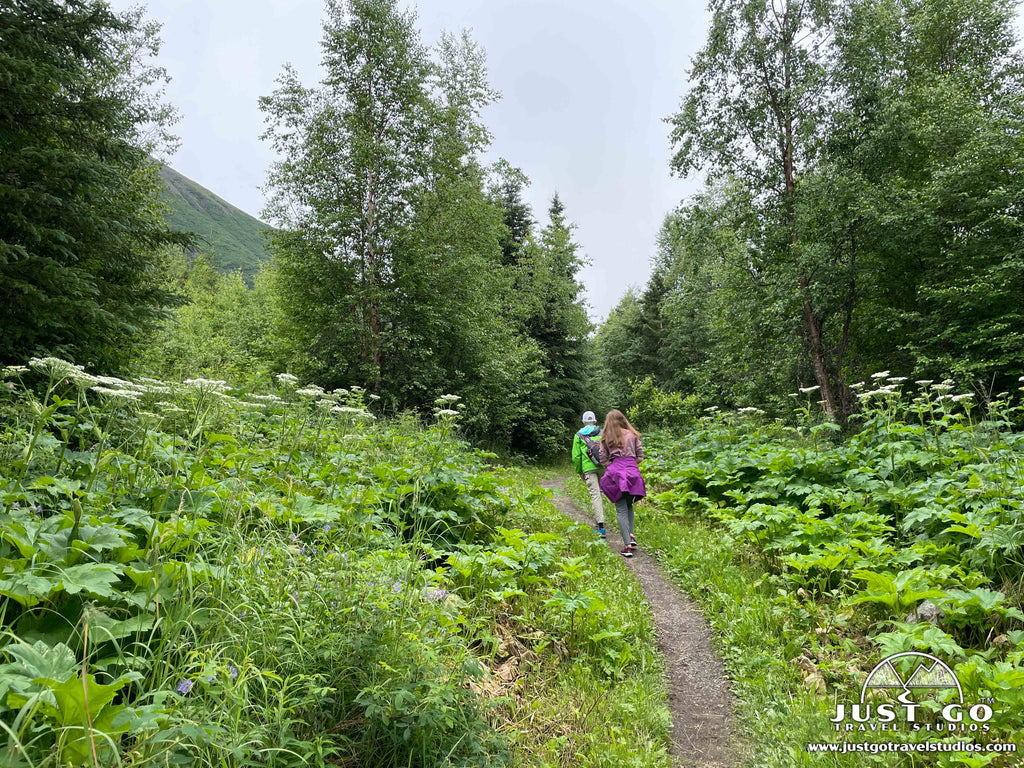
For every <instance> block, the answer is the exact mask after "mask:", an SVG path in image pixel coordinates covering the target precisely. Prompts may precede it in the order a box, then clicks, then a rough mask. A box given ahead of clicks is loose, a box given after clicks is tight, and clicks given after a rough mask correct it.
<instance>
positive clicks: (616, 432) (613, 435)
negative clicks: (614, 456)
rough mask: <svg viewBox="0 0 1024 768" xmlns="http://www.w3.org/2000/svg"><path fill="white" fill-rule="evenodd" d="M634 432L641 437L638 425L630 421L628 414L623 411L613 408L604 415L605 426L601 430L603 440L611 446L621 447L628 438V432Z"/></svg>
mask: <svg viewBox="0 0 1024 768" xmlns="http://www.w3.org/2000/svg"><path fill="white" fill-rule="evenodd" d="M627 432H632V433H633V434H634V435H636V436H637V438H638V439H639V437H640V433H639V432H637V431H636V427H634V426H633V425H632V424H630V423H629V419H627V418H626V414H624V413H623V412H622V411H617V410H615V409H612V410H610V411H608V415H607V416H605V417H604V428H603V429H602V430H601V440H603V441H604V443H605V444H606V445H607V446H608V447H609V448H621V447H622V444H623V442H624V441H625V439H626V433H627Z"/></svg>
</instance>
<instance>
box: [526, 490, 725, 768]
mask: <svg viewBox="0 0 1024 768" xmlns="http://www.w3.org/2000/svg"><path fill="white" fill-rule="evenodd" d="M563 481H564V478H562V479H559V480H552V481H548V482H545V483H542V485H543V487H545V488H549V489H551V490H554V491H556V493H555V494H554V497H555V498H554V502H555V506H556V507H557V508H558V510H559V511H560V512H562V513H563V514H566V515H568V516H569V517H571V518H572V519H573V520H577V521H578V522H581V523H584V524H587V525H590V524H592V521H591V520H590V515H589V514H588V513H587V512H584V511H583V510H582V509H580V508H579V507H578V506H577V505H576V503H575V502H573V501H572V499H570V498H569V496H568V494H566V493H565V489H564V486H563ZM638 538H639V537H638ZM608 546H609V547H610V548H611V549H612V551H614V552H618V551H619V549H621V548H622V542H621V540H620V539H619V536H618V534H617V533H613V532H612V531H610V530H609V532H608ZM640 546H641V549H640V551H638V552H637V553H636V554H635V555H634V556H633V557H631V558H629V559H627V560H625V561H624V562H626V563H627V564H628V565H629V568H630V570H632V571H633V574H634V575H635V576H636V577H637V579H638V580H639V581H640V585H641V586H642V587H643V591H644V596H645V597H646V598H647V602H648V603H650V605H651V610H652V612H653V613H654V626H655V632H656V634H657V638H658V648H659V649H660V650H661V653H662V655H663V656H664V657H665V686H666V688H667V689H668V699H669V707H670V708H671V710H672V729H671V731H670V737H671V739H672V748H671V754H672V758H673V765H677V766H687V767H688V768H689V767H690V766H701V767H702V768H727V766H731V765H732V763H733V760H732V756H731V752H730V744H729V742H730V740H731V737H732V696H731V694H730V692H729V683H728V681H727V680H726V677H725V669H724V667H723V666H722V662H721V661H719V660H718V658H717V657H716V656H715V654H714V651H713V650H712V649H711V640H710V631H709V630H708V627H707V625H706V624H705V623H704V617H703V616H702V615H701V612H700V609H699V608H698V607H697V605H696V604H695V603H694V602H693V601H692V600H690V599H689V598H688V597H687V596H686V595H684V594H683V593H682V592H680V591H679V589H678V588H677V587H675V586H674V585H673V584H672V583H671V582H670V581H669V580H668V579H666V578H665V577H664V576H663V575H662V573H661V569H660V568H659V567H658V564H657V563H656V562H655V561H654V559H653V558H651V557H650V556H649V555H647V554H645V553H644V551H643V549H642V547H643V540H642V539H641V540H640Z"/></svg>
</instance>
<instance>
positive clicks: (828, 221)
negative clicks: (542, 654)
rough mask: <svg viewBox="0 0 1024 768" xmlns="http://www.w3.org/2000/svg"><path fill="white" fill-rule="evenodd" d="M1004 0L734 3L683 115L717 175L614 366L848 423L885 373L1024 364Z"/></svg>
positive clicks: (605, 355)
mask: <svg viewBox="0 0 1024 768" xmlns="http://www.w3.org/2000/svg"><path fill="white" fill-rule="evenodd" d="M1014 12H1015V10H1014V6H1013V5H1012V4H1011V3H1007V2H1004V0H968V1H964V2H950V1H949V0H843V2H831V0H808V1H806V2H804V1H803V0H800V1H798V0H776V2H772V3H766V2H763V0H725V1H724V2H717V3H714V4H713V8H712V20H711V29H710V30H709V32H708V36H707V40H706V43H705V45H704V47H703V48H702V49H701V51H700V52H699V53H698V54H697V55H696V56H695V58H694V61H693V67H692V70H691V72H690V77H689V83H688V89H687V92H686V95H685V97H684V98H683V100H682V103H681V106H680V110H679V111H678V112H677V113H676V114H675V115H673V116H672V118H671V120H672V124H673V133H672V139H673V142H674V146H675V149H676V155H675V158H674V161H673V169H674V170H675V171H676V172H678V173H681V174H682V173H689V172H692V171H702V172H704V173H706V174H707V184H706V187H705V189H704V190H703V191H701V192H700V193H699V194H697V195H694V196H693V197H692V198H691V199H689V200H687V201H684V202H683V204H681V205H680V207H679V208H678V209H677V210H675V211H673V212H672V213H670V214H669V215H668V216H667V217H666V219H665V222H664V226H663V228H662V231H661V236H660V239H659V244H658V251H657V254H656V256H655V258H654V271H653V274H652V276H651V279H650V280H649V281H648V283H647V285H646V286H645V287H644V288H643V289H642V290H640V291H638V292H635V293H632V294H629V295H627V296H626V297H624V298H623V300H622V302H621V304H620V306H619V307H618V309H617V310H616V311H615V312H613V313H612V314H611V315H610V316H609V318H608V321H607V322H606V323H605V325H604V326H603V327H602V328H601V329H600V331H599V334H598V346H599V347H600V349H601V356H600V357H601V360H602V361H604V362H605V363H606V364H607V365H608V367H609V368H610V372H611V373H610V374H609V379H610V380H612V381H619V382H622V384H621V385H620V387H619V390H618V391H617V392H616V393H614V396H615V398H616V400H615V402H617V403H619V404H620V405H626V404H627V403H628V402H629V399H630V397H631V395H630V390H629V386H628V384H627V381H628V380H629V379H630V378H635V379H638V380H642V379H643V378H644V377H645V376H650V377H651V378H652V381H653V383H654V384H655V385H657V386H658V387H660V388H662V389H666V390H669V391H674V392H680V393H682V394H683V396H684V397H685V396H689V395H693V396H695V398H696V399H697V400H698V401H699V404H700V405H701V406H711V405H717V406H719V407H721V408H736V407H738V406H759V407H761V408H764V409H767V410H769V411H770V412H773V413H777V414H784V413H786V412H787V411H788V410H789V409H788V402H787V399H786V395H787V393H788V392H790V391H792V390H793V389H795V388H796V387H797V386H808V385H815V386H818V387H820V390H819V394H820V399H821V400H823V401H824V402H825V407H826V409H827V411H828V413H829V415H830V417H832V418H833V419H835V420H836V421H837V422H839V423H841V424H845V423H846V420H847V418H848V417H849V416H850V415H852V414H853V413H855V412H856V411H857V410H858V408H859V404H858V400H857V397H856V392H855V391H854V390H852V389H851V388H850V384H851V383H852V382H855V381H857V380H858V379H860V378H863V377H865V376H867V375H869V374H870V373H871V372H873V371H877V370H880V369H882V368H890V369H892V370H893V371H894V372H896V373H898V374H899V375H904V376H908V377H911V378H935V379H941V378H944V377H946V376H952V377H953V378H954V379H955V380H956V381H957V382H958V383H959V384H960V385H961V386H963V387H968V388H969V391H972V392H974V393H975V394H976V395H979V396H980V395H981V394H982V393H984V394H986V395H987V396H991V395H992V394H994V393H996V392H1000V391H1003V390H1007V389H1011V386H1010V385H1011V383H1012V382H1013V381H1014V380H1015V377H1016V376H1017V375H1018V374H1019V373H1020V372H1021V371H1024V356H1022V349H1024V346H1022V345H1021V343H1020V339H1021V336H1022V333H1024V303H1022V294H1021V292H1020V290H1019V285H1020V281H1021V270H1022V264H1024V261H1022V259H1021V252H1020V247H1021V245H1020V244H1021V242H1022V239H1021V234H1022V226H1024V219H1022V217H1021V212H1020V210H1019V208H1018V206H1017V205H1016V203H1014V202H1011V201H1014V200H1018V199H1020V195H1021V191H1022V187H1021V183H1022V182H1021V179H1022V178H1024V177H1022V176H1021V174H1020V173H1019V171H1018V169H1019V167H1020V165H1021V163H1022V162H1024V145H1022V144H1021V137H1022V136H1024V131H1022V130H1021V129H1022V127H1024V111H1022V105H1024V101H1022V100H1021V98H1020V93H1021V89H1022V86H1024V59H1022V57H1021V54H1020V50H1019V47H1017V44H1016V37H1017V33H1016V29H1015V26H1014V16H1013V14H1014Z"/></svg>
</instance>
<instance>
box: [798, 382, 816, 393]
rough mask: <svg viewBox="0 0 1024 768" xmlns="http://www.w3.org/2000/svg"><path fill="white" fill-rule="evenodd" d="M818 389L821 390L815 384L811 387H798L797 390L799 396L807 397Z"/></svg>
mask: <svg viewBox="0 0 1024 768" xmlns="http://www.w3.org/2000/svg"><path fill="white" fill-rule="evenodd" d="M819 389H821V387H820V386H819V385H817V384H815V385H814V386H813V387H800V388H799V390H800V394H801V395H809V394H811V392H817V391H818V390H819Z"/></svg>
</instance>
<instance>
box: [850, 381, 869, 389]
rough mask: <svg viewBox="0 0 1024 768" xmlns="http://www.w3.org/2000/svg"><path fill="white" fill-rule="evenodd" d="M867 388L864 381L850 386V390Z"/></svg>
mask: <svg viewBox="0 0 1024 768" xmlns="http://www.w3.org/2000/svg"><path fill="white" fill-rule="evenodd" d="M866 386H867V382H866V381H858V382H857V383H856V384H851V385H850V389H864V387H866Z"/></svg>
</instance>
